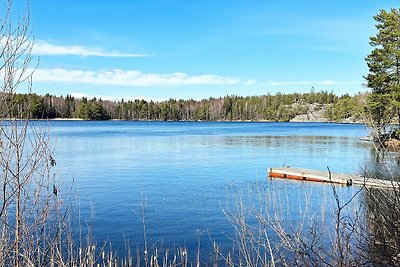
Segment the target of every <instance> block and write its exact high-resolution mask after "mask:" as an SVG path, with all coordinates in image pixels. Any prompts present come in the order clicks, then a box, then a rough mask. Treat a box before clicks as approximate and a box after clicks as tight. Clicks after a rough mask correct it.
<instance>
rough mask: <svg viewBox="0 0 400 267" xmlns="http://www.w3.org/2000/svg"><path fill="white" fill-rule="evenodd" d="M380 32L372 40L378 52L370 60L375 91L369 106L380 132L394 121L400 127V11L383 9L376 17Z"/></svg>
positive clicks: (371, 83)
mask: <svg viewBox="0 0 400 267" xmlns="http://www.w3.org/2000/svg"><path fill="white" fill-rule="evenodd" d="M374 19H375V20H376V21H377V25H376V28H377V30H378V33H377V35H376V36H373V37H371V38H370V39H371V42H370V45H371V46H372V47H374V50H373V51H372V52H371V53H370V54H369V55H368V56H367V57H366V62H367V64H368V68H369V74H368V75H367V76H366V77H365V79H366V80H367V85H368V87H369V88H371V89H372V92H371V95H370V98H369V101H368V107H369V111H370V113H371V115H372V120H373V125H374V126H375V127H377V129H378V130H379V131H382V130H383V128H384V127H385V126H386V125H387V124H388V123H390V122H392V121H393V120H396V121H397V122H398V124H399V125H400V9H391V10H390V11H389V12H388V11H385V10H381V11H380V12H379V14H378V15H376V16H375V17H374Z"/></svg>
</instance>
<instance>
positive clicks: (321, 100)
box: [3, 90, 368, 122]
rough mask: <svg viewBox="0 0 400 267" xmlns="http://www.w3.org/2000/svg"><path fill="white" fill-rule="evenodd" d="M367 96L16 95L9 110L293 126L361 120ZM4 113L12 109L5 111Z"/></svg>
mask: <svg viewBox="0 0 400 267" xmlns="http://www.w3.org/2000/svg"><path fill="white" fill-rule="evenodd" d="M367 98H368V94H367V93H359V94H356V95H354V96H350V95H348V94H345V95H341V96H338V95H336V94H334V93H332V92H330V93H328V92H327V91H319V92H315V91H314V90H311V91H310V92H309V93H291V94H283V93H277V94H274V95H271V94H269V93H268V94H266V95H262V96H245V97H244V96H236V95H231V96H225V97H221V98H209V99H202V100H193V99H190V100H183V99H179V100H176V99H169V100H165V101H160V102H155V101H146V100H138V99H136V100H127V101H126V100H124V99H122V100H120V101H109V100H102V99H96V98H93V99H87V98H85V97H83V98H75V97H73V96H71V95H67V96H65V97H64V96H54V95H50V94H46V95H44V96H41V95H37V94H32V93H31V94H16V95H14V97H10V98H9V99H10V100H9V101H13V102H14V103H10V104H9V105H7V106H10V107H13V109H14V110H13V111H12V116H13V117H14V118H28V119H54V118H63V119H69V118H77V119H84V120H109V119H120V120H159V121H290V120H291V119H293V118H294V117H295V116H297V115H300V114H306V113H307V112H308V111H309V108H310V105H311V104H319V105H320V106H321V107H322V108H323V109H324V116H325V118H326V120H327V121H332V122H340V121H342V120H345V119H347V118H354V119H355V120H360V119H361V118H363V117H364V114H365V111H366V100H367ZM3 108H7V107H5V106H3Z"/></svg>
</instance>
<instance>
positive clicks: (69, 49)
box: [32, 41, 148, 57]
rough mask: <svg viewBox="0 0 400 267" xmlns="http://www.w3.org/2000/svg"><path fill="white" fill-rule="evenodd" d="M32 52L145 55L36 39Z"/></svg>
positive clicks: (61, 54) (38, 53)
mask: <svg viewBox="0 0 400 267" xmlns="http://www.w3.org/2000/svg"><path fill="white" fill-rule="evenodd" d="M32 54H34V55H41V56H70V55H74V56H82V57H89V56H94V57H147V56H148V55H145V54H134V53H122V52H119V51H106V50H104V49H103V48H101V47H86V46H80V45H70V46H68V45H67V46H65V45H56V44H51V43H48V42H45V41H36V42H35V43H34V44H33V49H32Z"/></svg>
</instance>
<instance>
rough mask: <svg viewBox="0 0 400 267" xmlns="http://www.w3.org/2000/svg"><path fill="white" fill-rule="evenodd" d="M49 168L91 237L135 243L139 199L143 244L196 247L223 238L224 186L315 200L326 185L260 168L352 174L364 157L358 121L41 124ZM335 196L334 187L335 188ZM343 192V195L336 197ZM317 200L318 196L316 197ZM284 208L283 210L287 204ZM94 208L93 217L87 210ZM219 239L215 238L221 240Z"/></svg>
mask: <svg viewBox="0 0 400 267" xmlns="http://www.w3.org/2000/svg"><path fill="white" fill-rule="evenodd" d="M50 124H51V128H50V129H51V133H52V135H51V136H52V138H53V140H55V141H54V142H55V146H56V155H55V157H56V160H57V167H59V168H60V170H61V171H60V172H61V175H62V176H63V177H74V178H75V185H76V186H77V188H78V192H79V195H80V199H79V201H80V207H81V217H82V219H83V220H87V221H89V222H91V223H92V224H93V229H94V235H95V238H96V239H98V240H109V241H112V242H113V243H114V246H115V247H117V248H118V247H119V248H123V247H124V245H125V244H124V240H123V236H124V235H125V236H126V237H127V238H129V239H130V242H131V244H133V246H136V245H140V244H142V242H143V235H142V234H143V233H142V223H141V220H140V213H141V209H142V207H141V203H142V198H143V197H145V198H146V207H145V208H146V223H147V229H148V233H147V234H148V240H149V242H153V243H158V244H159V243H160V242H162V243H164V244H168V245H172V246H174V245H186V246H187V247H189V248H190V249H191V250H195V249H196V247H197V240H196V237H197V236H198V234H199V233H202V237H201V238H202V240H201V241H202V244H203V245H204V246H205V247H204V249H205V250H207V249H209V248H210V245H211V244H210V243H211V242H210V236H212V238H213V239H216V240H217V241H219V242H226V246H231V243H229V241H226V235H227V233H232V225H230V223H229V222H228V221H227V220H226V218H225V216H224V214H223V212H222V209H223V207H225V206H226V204H227V199H228V196H229V195H230V194H231V193H230V192H229V190H228V189H227V184H228V185H229V184H233V185H234V186H235V188H248V187H251V188H252V189H253V190H254V187H255V186H256V185H262V186H264V187H266V186H268V187H270V188H273V190H274V191H276V192H278V193H281V192H282V194H283V192H286V193H285V194H287V195H285V196H286V197H288V198H289V199H290V201H291V202H290V203H292V204H290V205H293V206H285V207H288V209H287V211H288V212H289V211H290V212H293V214H292V215H293V216H294V217H295V214H296V213H295V212H296V210H297V209H296V207H298V206H299V203H300V202H299V201H297V200H296V198H299V196H301V195H303V194H304V193H305V192H306V191H307V190H309V189H311V190H312V195H313V198H315V199H317V200H318V201H320V200H323V198H324V197H325V195H326V193H324V190H325V189H327V190H329V189H330V187H329V186H326V185H322V186H321V185H314V184H312V185H310V184H305V183H299V182H291V181H278V180H276V181H270V180H267V179H266V168H268V167H274V166H282V165H283V164H285V165H290V166H296V167H300V168H310V169H320V170H326V167H327V166H329V167H330V168H331V170H332V171H338V172H349V173H355V172H359V171H360V170H361V169H362V166H365V164H366V163H367V162H370V161H371V156H372V155H371V154H370V153H369V151H370V148H369V147H368V145H366V144H365V143H363V142H361V141H359V137H360V136H364V135H366V133H365V129H364V126H362V125H338V124H301V123H295V124H288V123H162V122H50ZM341 192H342V191H341ZM345 192H347V191H346V189H343V192H342V193H343V194H344V195H346V194H347V193H345ZM317 203H318V205H319V204H320V202H317ZM289 207H290V209H289ZM93 214H94V215H93ZM224 240H225V241H224Z"/></svg>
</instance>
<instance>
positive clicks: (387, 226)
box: [364, 189, 400, 266]
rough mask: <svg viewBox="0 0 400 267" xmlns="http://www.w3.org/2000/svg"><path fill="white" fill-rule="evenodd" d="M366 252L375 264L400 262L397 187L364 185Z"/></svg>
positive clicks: (399, 206) (399, 216) (399, 222)
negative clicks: (372, 187)
mask: <svg viewBox="0 0 400 267" xmlns="http://www.w3.org/2000/svg"><path fill="white" fill-rule="evenodd" d="M364 203H365V215H366V216H365V218H366V224H365V227H364V229H365V234H366V235H367V238H366V241H367V246H368V252H369V253H368V256H369V258H370V260H371V262H372V263H374V264H375V265H383V266H399V264H400V191H399V190H398V189H393V190H382V189H367V190H366V191H365V194H364Z"/></svg>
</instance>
